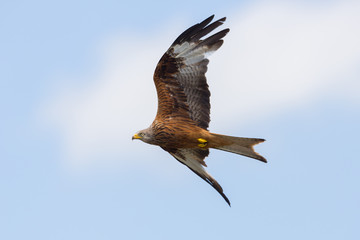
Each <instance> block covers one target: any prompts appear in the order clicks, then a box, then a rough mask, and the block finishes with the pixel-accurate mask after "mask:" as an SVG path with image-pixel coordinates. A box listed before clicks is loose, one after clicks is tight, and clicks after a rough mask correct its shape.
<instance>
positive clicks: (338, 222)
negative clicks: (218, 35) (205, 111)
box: [0, 1, 360, 239]
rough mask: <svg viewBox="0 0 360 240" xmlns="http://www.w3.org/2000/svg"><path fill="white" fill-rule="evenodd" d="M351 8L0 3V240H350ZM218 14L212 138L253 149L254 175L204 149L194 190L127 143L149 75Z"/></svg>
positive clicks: (353, 129)
mask: <svg viewBox="0 0 360 240" xmlns="http://www.w3.org/2000/svg"><path fill="white" fill-rule="evenodd" d="M359 10H360V4H359V3H358V2H357V1H316V2H306V3H304V2H303V1H301V2H300V1H299V2H298V1H291V2H290V1H288V2H287V1H266V2H265V1H227V2H226V3H220V2H219V1H197V2H196V3H193V1H182V2H179V1H177V2H170V1H158V2H156V3H151V2H149V1H132V2H123V1H76V2H73V1H52V2H48V1H32V2H31V3H30V2H28V1H12V2H9V1H8V2H7V3H0V31H1V33H2V34H1V35H2V37H1V40H0V43H1V44H0V86H1V88H0V109H1V112H2V113H3V115H2V118H1V119H0V164H1V168H0V189H1V192H2V194H1V196H2V197H1V198H0V226H2V227H1V231H0V238H1V239H193V238H200V239H204V238H206V239H219V238H221V239H225V238H226V239H264V238H266V239H359V237H360V233H359V230H358V225H359V222H360V217H359V216H360V204H359V203H360V190H359V187H358V185H359V181H360V178H359V171H360V163H359V157H358V156H357V150H358V146H359V140H358V136H359V134H360V127H359V121H360V94H359V89H360V84H359V79H360V71H359V68H358V66H359V64H360V45H359V44H358V43H359V42H360V29H359V28H358V23H359V22H360V17H359V15H358V12H359ZM211 14H216V17H217V18H220V17H223V16H227V17H228V18H227V21H226V23H225V26H224V27H229V28H230V29H231V31H230V33H229V34H228V35H227V36H226V38H225V44H224V45H223V47H222V48H221V49H219V51H218V52H216V53H214V54H213V55H212V56H211V57H210V64H209V71H208V73H207V77H208V82H209V85H210V90H211V93H212V97H211V101H212V113H211V118H212V121H211V123H210V130H211V131H213V132H217V133H223V134H229V135H235V136H248V137H262V138H265V139H267V141H266V142H265V143H263V144H261V145H259V146H257V148H256V149H257V151H258V152H260V153H261V154H262V155H264V156H265V157H266V158H267V159H268V162H269V163H268V164H263V163H261V162H258V161H255V160H252V159H248V158H245V157H242V156H237V155H233V154H230V153H226V152H220V151H212V152H211V154H210V156H209V157H208V158H207V164H208V169H207V170H208V171H209V172H210V173H211V174H212V175H213V176H214V177H215V178H216V179H217V180H218V181H219V183H220V184H221V185H222V187H223V188H224V191H225V193H226V194H227V196H228V197H229V199H230V201H231V203H232V207H231V208H229V207H228V206H227V204H226V203H225V202H224V201H223V199H222V198H221V197H220V196H219V195H218V193H217V192H216V191H214V190H213V189H212V188H211V187H210V186H208V184H207V183H205V182H203V181H202V180H201V179H199V178H198V177H197V176H196V175H194V174H193V173H192V172H191V171H189V170H188V169H187V168H185V167H184V166H183V165H181V164H179V163H178V162H177V161H176V160H175V159H173V158H172V157H171V156H170V155H169V154H167V153H166V152H164V151H162V150H161V149H160V148H158V147H154V146H150V145H146V144H143V143H141V142H132V141H131V136H132V134H133V133H134V132H136V131H137V130H139V129H143V128H145V127H147V126H148V125H149V124H150V123H151V121H152V120H153V117H154V116H155V111H156V104H157V103H156V93H155V88H154V86H153V82H152V74H153V71H154V68H155V65H156V63H157V61H158V60H159V58H160V57H161V55H162V54H163V52H164V51H165V50H166V49H167V48H168V47H169V45H170V44H171V43H172V42H173V40H174V39H175V38H176V37H177V35H178V34H180V33H181V32H182V31H183V30H185V29H186V28H187V27H189V26H191V25H192V24H195V23H197V22H199V21H201V20H203V19H205V18H206V17H208V16H209V15H211Z"/></svg>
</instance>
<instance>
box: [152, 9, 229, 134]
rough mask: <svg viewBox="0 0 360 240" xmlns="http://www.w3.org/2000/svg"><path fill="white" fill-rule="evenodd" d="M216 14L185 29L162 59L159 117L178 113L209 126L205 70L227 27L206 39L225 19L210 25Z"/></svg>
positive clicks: (157, 78)
mask: <svg viewBox="0 0 360 240" xmlns="http://www.w3.org/2000/svg"><path fill="white" fill-rule="evenodd" d="M213 18H214V16H211V17H209V18H207V19H206V20H204V21H202V22H201V23H199V24H196V25H194V26H192V27H190V28H189V29H187V30H186V31H185V32H183V33H182V34H181V35H180V36H179V37H178V38H177V39H176V40H175V41H174V43H173V44H172V45H171V46H170V48H169V49H168V50H167V51H166V53H165V54H164V55H163V56H162V58H161V59H160V61H159V63H158V65H157V67H156V69H155V73H154V82H155V86H156V90H157V93H158V112H157V116H156V118H158V119H161V118H167V117H170V116H172V115H174V114H176V115H177V116H179V115H181V116H182V117H183V118H188V119H189V121H193V122H194V123H195V124H196V125H197V126H199V127H201V128H203V129H207V128H208V127H209V122H210V91H209V86H208V84H207V82H206V77H205V73H206V71H207V65H208V63H209V60H208V59H207V56H208V55H209V54H211V53H212V52H214V51H216V50H217V49H218V48H220V47H221V45H222V43H223V40H222V38H223V37H224V36H225V35H226V34H227V33H228V32H229V29H224V30H222V31H220V32H218V33H216V34H214V35H212V36H210V37H208V38H206V39H204V40H201V38H202V37H204V36H205V35H207V34H208V33H210V32H211V31H213V30H214V29H215V28H217V27H219V26H220V25H222V24H223V23H224V21H225V20H226V18H221V19H219V20H217V21H215V22H213V23H212V24H210V25H208V24H209V23H210V22H211V21H212V19H213Z"/></svg>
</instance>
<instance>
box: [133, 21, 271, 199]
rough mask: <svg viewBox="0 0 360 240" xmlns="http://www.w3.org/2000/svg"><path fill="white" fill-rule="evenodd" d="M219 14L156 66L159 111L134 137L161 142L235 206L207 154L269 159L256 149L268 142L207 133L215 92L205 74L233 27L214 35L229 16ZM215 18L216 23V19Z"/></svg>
mask: <svg viewBox="0 0 360 240" xmlns="http://www.w3.org/2000/svg"><path fill="white" fill-rule="evenodd" d="M213 18H214V15H212V16H210V17H209V18H207V19H205V20H204V21H202V22H201V23H198V24H195V25H194V26H192V27H190V28H189V29H187V30H186V31H185V32H183V33H182V34H181V35H180V36H179V37H178V38H177V39H176V40H175V41H174V43H173V44H172V45H171V46H170V48H169V49H168V50H167V51H166V52H165V54H164V55H163V56H162V58H161V59H160V61H159V63H158V64H157V66H156V69H155V73H154V83H155V86H156V91H157V96H158V109H157V114H156V117H155V120H154V121H153V123H152V124H151V125H150V127H148V128H146V129H144V130H141V131H139V132H137V133H136V134H135V135H134V136H133V137H132V139H139V140H141V141H143V142H145V143H148V144H153V145H158V146H160V147H161V148H162V149H164V150H165V151H167V152H169V153H170V154H171V155H172V156H173V157H174V158H176V159H177V160H178V161H179V162H181V163H182V164H184V165H186V166H187V167H188V168H190V170H191V171H193V172H194V173H196V174H197V175H198V176H199V177H201V178H202V179H203V180H205V181H206V182H207V183H209V184H210V185H211V186H212V187H213V188H214V189H216V191H218V193H220V195H221V196H222V197H223V198H224V199H225V201H226V202H227V203H228V204H229V206H230V201H229V199H228V198H227V197H226V195H225V194H224V192H223V189H222V187H221V186H220V184H219V183H218V182H217V181H216V180H215V179H214V178H213V177H212V176H211V175H210V174H209V173H208V172H207V171H206V170H205V168H204V167H206V163H205V161H204V159H205V157H207V156H208V155H209V149H210V148H215V149H219V150H223V151H228V152H232V153H236V154H240V155H244V156H246V157H250V158H254V159H257V160H260V161H262V162H266V159H265V158H264V157H262V156H261V155H260V154H258V153H256V152H255V151H254V149H253V146H254V145H255V144H258V143H261V142H264V141H265V140H264V139H260V138H244V137H232V136H226V135H220V134H215V133H211V132H209V131H208V127H209V122H210V91H209V86H208V84H207V82H206V77H205V73H206V71H207V65H208V63H209V60H208V58H207V57H208V56H209V55H210V54H211V53H213V52H215V51H216V50H217V49H219V48H220V47H221V45H222V44H223V40H222V38H224V37H225V35H226V34H227V33H228V32H229V29H228V28H227V29H224V30H222V31H219V32H217V33H215V34H213V35H211V36H209V37H205V36H207V35H208V34H209V33H211V32H212V31H213V30H214V29H216V28H217V27H219V26H221V25H222V24H223V23H224V22H225V20H226V18H225V17H224V18H221V19H219V20H217V21H214V22H212V20H213ZM211 22H212V23H211Z"/></svg>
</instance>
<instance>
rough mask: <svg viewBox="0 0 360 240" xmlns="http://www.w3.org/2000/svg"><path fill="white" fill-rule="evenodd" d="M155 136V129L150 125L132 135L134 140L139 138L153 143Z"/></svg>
mask: <svg viewBox="0 0 360 240" xmlns="http://www.w3.org/2000/svg"><path fill="white" fill-rule="evenodd" d="M153 136H154V134H153V130H152V128H151V127H149V128H147V129H144V130H141V131H138V132H137V133H135V134H134V136H132V140H134V139H139V140H141V141H143V142H146V143H150V144H152V142H153V139H154V138H153Z"/></svg>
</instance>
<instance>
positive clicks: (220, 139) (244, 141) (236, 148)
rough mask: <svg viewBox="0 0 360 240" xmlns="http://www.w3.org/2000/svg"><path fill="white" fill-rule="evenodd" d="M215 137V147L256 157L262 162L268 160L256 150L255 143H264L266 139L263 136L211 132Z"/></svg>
mask: <svg viewBox="0 0 360 240" xmlns="http://www.w3.org/2000/svg"><path fill="white" fill-rule="evenodd" d="M211 135H212V136H213V137H214V140H215V141H214V143H216V144H214V146H213V148H215V149H219V150H223V151H227V152H232V153H236V154H240V155H244V156H246V157H251V158H255V159H257V160H260V161H262V162H267V161H266V159H265V158H264V157H263V156H261V155H260V154H258V153H257V152H255V151H254V145H256V144H259V143H262V142H264V141H265V139H261V138H244V137H232V136H226V135H220V134H215V133H212V134H211Z"/></svg>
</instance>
